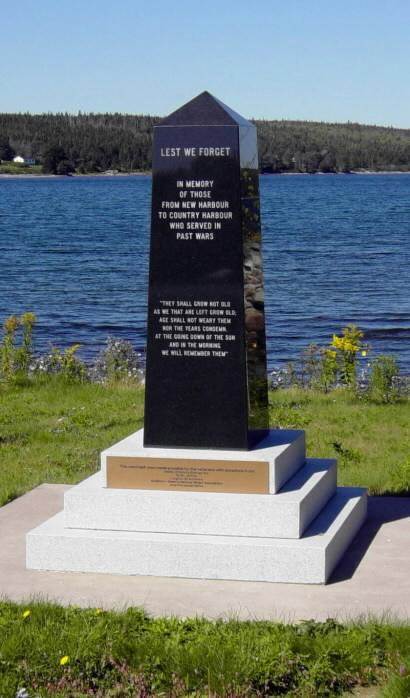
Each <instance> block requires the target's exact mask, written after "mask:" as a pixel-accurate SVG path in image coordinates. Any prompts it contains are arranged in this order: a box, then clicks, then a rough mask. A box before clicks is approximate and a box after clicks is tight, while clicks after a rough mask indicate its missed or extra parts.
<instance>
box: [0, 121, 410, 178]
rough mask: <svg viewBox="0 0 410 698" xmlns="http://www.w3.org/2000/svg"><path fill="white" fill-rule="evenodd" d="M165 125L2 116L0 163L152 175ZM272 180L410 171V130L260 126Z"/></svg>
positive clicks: (264, 163)
mask: <svg viewBox="0 0 410 698" xmlns="http://www.w3.org/2000/svg"><path fill="white" fill-rule="evenodd" d="M159 122H160V118H159V117H156V116H147V115H130V114H93V113H90V114H83V113H81V112H79V113H78V114H77V115H72V114H63V113H59V114H28V113H20V114H6V113H3V114H0V160H1V161H2V162H5V161H6V162H7V161H10V160H12V159H13V157H14V156H15V155H21V156H23V157H26V158H34V159H35V160H36V162H37V163H39V164H40V165H42V170H43V172H44V173H52V174H70V173H73V172H77V173H79V174H81V173H82V174H84V173H91V172H106V171H107V170H114V171H118V172H136V171H138V172H141V171H149V170H150V168H151V147H152V132H153V127H154V126H155V124H158V123H159ZM253 123H255V125H256V126H257V129H258V143H259V162H260V167H261V171H262V172H265V173H281V172H309V173H315V172H352V171H360V170H374V171H384V170H386V171H396V170H397V171H410V129H398V128H393V127H381V126H366V125H362V124H356V123H350V122H348V123H346V124H339V123H334V124H331V123H324V122H310V121H265V120H264V121H254V122H253Z"/></svg>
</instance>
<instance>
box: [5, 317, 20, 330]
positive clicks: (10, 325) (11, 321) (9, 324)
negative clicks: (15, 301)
mask: <svg viewBox="0 0 410 698" xmlns="http://www.w3.org/2000/svg"><path fill="white" fill-rule="evenodd" d="M19 324H20V321H19V319H18V317H16V316H15V315H10V317H8V318H6V319H5V321H4V323H3V328H4V331H5V332H8V333H10V334H14V332H15V331H16V330H17V328H18V326H19Z"/></svg>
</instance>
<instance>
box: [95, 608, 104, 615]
mask: <svg viewBox="0 0 410 698" xmlns="http://www.w3.org/2000/svg"><path fill="white" fill-rule="evenodd" d="M101 613H104V611H103V609H102V608H96V609H95V615H96V616H99V615H100V614H101Z"/></svg>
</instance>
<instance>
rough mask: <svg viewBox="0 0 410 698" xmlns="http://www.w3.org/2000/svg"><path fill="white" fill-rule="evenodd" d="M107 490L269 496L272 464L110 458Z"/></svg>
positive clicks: (261, 462)
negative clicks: (232, 493) (179, 491)
mask: <svg viewBox="0 0 410 698" xmlns="http://www.w3.org/2000/svg"><path fill="white" fill-rule="evenodd" d="M107 486H108V487H113V488H121V489H140V490H182V491H184V492H196V491H198V492H237V493H248V494H268V493H269V463H267V462H265V461H245V460H242V461H226V460H198V459H188V458H183V459H176V458H144V457H138V456H135V457H133V456H108V457H107Z"/></svg>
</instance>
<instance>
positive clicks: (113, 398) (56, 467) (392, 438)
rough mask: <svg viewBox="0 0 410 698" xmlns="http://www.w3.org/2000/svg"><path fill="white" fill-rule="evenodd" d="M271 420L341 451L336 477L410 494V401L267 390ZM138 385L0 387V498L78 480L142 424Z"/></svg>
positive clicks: (312, 448)
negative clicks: (384, 401) (108, 449)
mask: <svg viewBox="0 0 410 698" xmlns="http://www.w3.org/2000/svg"><path fill="white" fill-rule="evenodd" d="M270 402H271V409H270V413H271V424H272V426H277V427H294V428H302V429H306V435H307V448H308V455H310V456H317V457H337V458H338V461H339V482H340V484H343V485H361V486H365V487H368V488H369V490H370V492H371V493H377V494H391V493H393V494H410V458H409V453H410V448H409V447H410V430H409V429H408V424H409V416H410V409H409V408H410V403H409V402H408V401H407V402H402V403H397V404H393V405H376V404H369V403H366V402H359V401H358V400H357V399H355V398H353V397H351V396H350V395H349V394H348V393H346V392H343V391H339V392H332V393H329V394H327V395H325V394H320V393H316V392H309V391H302V390H296V389H293V390H278V391H275V392H272V393H271V394H270ZM142 419H143V390H142V389H141V388H137V387H131V386H124V385H118V384H117V385H112V386H100V385H96V384H92V383H84V384H75V383H71V384H70V383H67V381H64V380H63V379H61V378H54V379H41V380H40V379H39V380H36V381H33V382H30V383H28V384H26V385H9V386H7V385H2V386H1V387H0V505H2V504H5V503H6V502H8V501H10V500H12V499H14V498H15V497H17V496H19V495H21V494H23V493H24V492H26V491H27V490H29V489H31V488H32V487H35V486H36V485H38V484H40V483H42V482H62V483H63V482H65V483H75V482H78V481H80V480H81V479H83V478H84V477H86V476H87V475H89V474H91V473H92V472H95V471H96V470H97V469H98V455H99V452H100V451H101V450H103V449H104V448H106V447H108V446H110V445H111V444H113V443H115V442H116V441H118V440H119V439H121V438H123V437H125V436H127V435H128V434H130V433H131V432H132V431H135V430H137V429H138V428H140V427H141V426H142Z"/></svg>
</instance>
